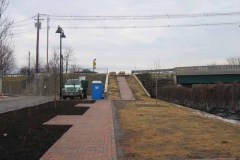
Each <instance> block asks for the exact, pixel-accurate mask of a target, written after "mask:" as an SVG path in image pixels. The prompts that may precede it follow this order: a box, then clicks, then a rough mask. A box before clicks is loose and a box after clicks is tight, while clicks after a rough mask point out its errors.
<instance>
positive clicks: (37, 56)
mask: <svg viewBox="0 0 240 160" xmlns="http://www.w3.org/2000/svg"><path fill="white" fill-rule="evenodd" d="M35 20H37V22H36V23H35V27H36V28H37V44H36V71H35V72H36V73H39V31H40V29H41V22H40V20H43V19H40V14H39V13H38V14H37V19H35Z"/></svg>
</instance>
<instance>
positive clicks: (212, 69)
mask: <svg viewBox="0 0 240 160" xmlns="http://www.w3.org/2000/svg"><path fill="white" fill-rule="evenodd" d="M174 71H175V73H176V75H184V74H187V75H194V74H236V73H239V74H240V65H215V66H193V67H177V68H175V69H174Z"/></svg>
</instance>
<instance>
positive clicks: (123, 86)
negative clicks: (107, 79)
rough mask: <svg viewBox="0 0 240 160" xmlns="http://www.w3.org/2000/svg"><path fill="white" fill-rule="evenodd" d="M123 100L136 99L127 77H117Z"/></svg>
mask: <svg viewBox="0 0 240 160" xmlns="http://www.w3.org/2000/svg"><path fill="white" fill-rule="evenodd" d="M117 81H118V86H119V90H120V94H121V99H122V100H135V98H134V96H133V93H132V90H131V89H130V88H129V86H128V83H127V80H126V78H125V77H117Z"/></svg>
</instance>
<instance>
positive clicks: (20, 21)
mask: <svg viewBox="0 0 240 160" xmlns="http://www.w3.org/2000/svg"><path fill="white" fill-rule="evenodd" d="M35 17H36V16H33V17H31V18H27V19H24V20H20V21H17V22H14V24H18V23H22V22H26V21H29V20H32V19H34V18H35Z"/></svg>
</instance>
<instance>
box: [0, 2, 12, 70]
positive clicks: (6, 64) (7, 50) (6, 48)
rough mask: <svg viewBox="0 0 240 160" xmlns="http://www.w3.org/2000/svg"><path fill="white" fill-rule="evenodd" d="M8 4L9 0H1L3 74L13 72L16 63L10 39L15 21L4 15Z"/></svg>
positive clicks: (0, 32) (0, 49)
mask: <svg viewBox="0 0 240 160" xmlns="http://www.w3.org/2000/svg"><path fill="white" fill-rule="evenodd" d="M8 4H9V1H8V0H0V70H2V71H3V74H6V73H8V72H11V71H12V70H13V68H14V65H15V59H14V54H13V47H12V44H11V41H10V39H11V30H12V27H13V21H12V20H10V19H9V18H8V17H5V16H4V13H5V11H6V9H7V7H8Z"/></svg>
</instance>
